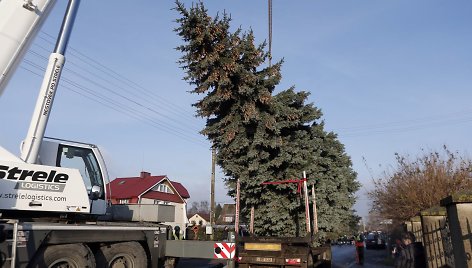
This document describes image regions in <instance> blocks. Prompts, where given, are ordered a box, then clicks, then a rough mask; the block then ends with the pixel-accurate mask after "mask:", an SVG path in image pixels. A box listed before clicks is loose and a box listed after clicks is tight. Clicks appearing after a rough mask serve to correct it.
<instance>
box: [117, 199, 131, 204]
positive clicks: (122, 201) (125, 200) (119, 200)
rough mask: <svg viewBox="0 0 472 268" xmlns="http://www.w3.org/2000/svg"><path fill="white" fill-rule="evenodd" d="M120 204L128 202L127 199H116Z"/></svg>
mask: <svg viewBox="0 0 472 268" xmlns="http://www.w3.org/2000/svg"><path fill="white" fill-rule="evenodd" d="M118 202H119V203H120V204H129V199H118Z"/></svg>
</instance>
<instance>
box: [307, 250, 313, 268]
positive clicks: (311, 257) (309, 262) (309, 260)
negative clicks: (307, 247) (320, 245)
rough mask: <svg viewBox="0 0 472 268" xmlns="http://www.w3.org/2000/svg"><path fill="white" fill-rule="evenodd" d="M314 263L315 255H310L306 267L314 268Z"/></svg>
mask: <svg viewBox="0 0 472 268" xmlns="http://www.w3.org/2000/svg"><path fill="white" fill-rule="evenodd" d="M313 265H314V262H313V255H312V254H311V253H310V254H308V258H307V261H306V267H308V268H313Z"/></svg>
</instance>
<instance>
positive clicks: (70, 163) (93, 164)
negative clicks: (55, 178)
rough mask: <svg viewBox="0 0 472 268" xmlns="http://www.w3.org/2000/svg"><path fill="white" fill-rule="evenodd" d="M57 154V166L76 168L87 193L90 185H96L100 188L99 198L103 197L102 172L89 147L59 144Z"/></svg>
mask: <svg viewBox="0 0 472 268" xmlns="http://www.w3.org/2000/svg"><path fill="white" fill-rule="evenodd" d="M59 155H60V157H58V163H57V165H58V166H59V167H65V168H74V169H78V170H79V172H80V175H81V176H82V178H83V179H84V184H85V187H86V188H87V191H88V192H89V194H90V191H91V189H92V186H95V185H97V186H100V188H101V189H102V191H101V192H102V196H100V199H104V196H103V193H104V191H103V178H102V173H101V171H100V167H99V165H98V161H97V159H96V158H95V155H94V153H93V151H92V150H91V149H88V148H80V147H73V146H67V145H62V144H61V145H59Z"/></svg>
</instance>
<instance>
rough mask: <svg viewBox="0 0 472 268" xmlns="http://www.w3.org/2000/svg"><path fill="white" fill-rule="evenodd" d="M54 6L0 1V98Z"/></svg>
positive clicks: (46, 1)
mask: <svg viewBox="0 0 472 268" xmlns="http://www.w3.org/2000/svg"><path fill="white" fill-rule="evenodd" d="M55 3H56V0H36V1H34V3H33V2H32V1H31V0H29V1H19V0H2V1H0V51H1V52H2V53H0V71H1V72H2V73H1V76H0V95H1V94H2V93H3V91H4V89H5V87H6V84H7V83H8V80H10V78H11V76H12V74H13V72H14V71H15V69H16V67H17V66H18V64H19V63H20V62H21V60H22V58H23V56H24V54H25V53H26V51H27V50H28V47H29V46H30V45H31V41H32V40H33V39H34V37H35V35H36V34H37V33H38V31H39V29H40V28H41V25H42V24H43V23H44V21H45V20H46V18H47V16H48V14H49V12H50V11H51V9H52V8H53V6H54V4H55Z"/></svg>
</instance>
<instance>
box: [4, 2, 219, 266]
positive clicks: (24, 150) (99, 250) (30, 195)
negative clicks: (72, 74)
mask: <svg viewBox="0 0 472 268" xmlns="http://www.w3.org/2000/svg"><path fill="white" fill-rule="evenodd" d="M55 3H56V0H1V1H0V70H1V77H0V96H1V94H2V93H3V91H4V89H5V88H6V85H7V82H8V80H9V79H10V78H11V76H12V74H13V72H14V71H15V69H16V68H17V66H18V65H19V63H20V62H21V60H22V58H23V56H24V54H25V53H26V51H27V49H28V47H29V46H30V44H31V43H32V41H33V39H34V37H35V35H36V34H37V33H38V31H39V29H40V27H41V25H42V24H43V23H44V21H45V19H46V18H47V17H48V15H49V14H50V11H51V9H52V8H53V7H54V5H55ZM79 3H80V1H79V0H69V1H68V6H67V9H66V12H65V15H64V19H63V22H62V27H61V30H60V33H59V35H58V39H57V42H56V46H55V48H54V51H53V53H51V55H50V58H49V62H48V66H47V69H46V72H45V75H44V78H43V82H42V85H41V87H40V92H39V96H38V99H37V102H36V106H35V109H34V112H33V116H32V119H31V123H30V127H29V130H28V133H27V136H26V138H25V139H24V141H23V142H22V145H21V154H20V156H16V155H15V154H14V153H11V152H9V151H8V150H6V149H5V148H3V147H1V146H0V266H1V267H75V268H83V267H136V268H140V267H173V266H174V265H175V260H176V258H178V257H195V258H213V256H214V252H215V245H216V243H215V242H212V241H184V240H182V241H178V240H172V241H171V240H170V239H168V238H169V228H168V226H167V225H163V224H162V223H161V222H162V221H159V220H156V219H154V218H153V219H154V220H153V221H146V219H142V218H141V219H140V218H138V219H129V220H128V219H123V218H122V217H121V218H120V217H117V218H115V217H113V216H114V215H113V213H114V211H123V207H121V208H120V209H119V210H113V205H111V202H110V200H109V189H107V184H108V183H109V179H108V173H107V169H106V166H105V161H104V159H103V157H102V155H101V153H100V150H99V148H98V147H97V146H95V145H93V144H88V143H80V142H74V141H69V140H64V139H54V138H46V137H44V133H45V129H46V125H47V122H48V119H49V115H50V112H51V108H52V105H53V101H54V96H55V93H56V90H57V87H58V84H59V79H60V76H61V71H62V68H63V65H64V62H65V56H64V55H65V51H66V48H67V43H68V40H69V36H70V33H71V30H72V27H73V24H74V19H75V15H76V13H77V10H78V7H79ZM130 210H131V208H130ZM118 218H119V219H120V221H117V219H118ZM164 218H167V219H168V218H169V217H165V216H164ZM163 221H166V220H163ZM189 242H191V243H189ZM196 242H199V243H196Z"/></svg>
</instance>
